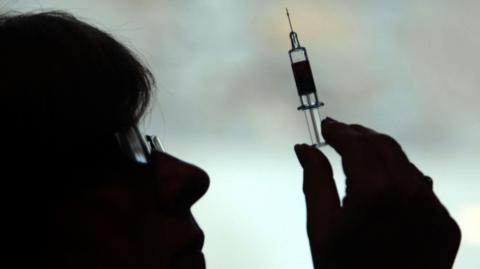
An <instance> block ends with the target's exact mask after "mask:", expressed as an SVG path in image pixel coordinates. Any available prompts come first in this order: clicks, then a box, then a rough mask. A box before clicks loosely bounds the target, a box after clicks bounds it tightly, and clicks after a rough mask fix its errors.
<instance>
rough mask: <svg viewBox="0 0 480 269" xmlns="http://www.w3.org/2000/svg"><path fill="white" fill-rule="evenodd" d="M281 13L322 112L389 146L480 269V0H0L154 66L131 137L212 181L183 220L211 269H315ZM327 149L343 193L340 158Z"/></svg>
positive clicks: (302, 133) (462, 261) (300, 128)
mask: <svg viewBox="0 0 480 269" xmlns="http://www.w3.org/2000/svg"><path fill="white" fill-rule="evenodd" d="M285 7H288V8H289V9H290V11H291V16H292V20H293V26H294V28H295V30H296V31H297V33H298V35H299V37H300V41H301V42H302V44H303V45H304V46H306V47H307V49H308V52H309V56H310V61H311V65H312V69H313V73H314V76H315V80H316V84H317V88H318V92H319V96H320V98H321V99H322V100H323V101H324V102H325V103H326V107H325V109H324V110H323V113H324V115H329V116H331V117H333V118H336V119H338V120H342V121H346V122H349V123H352V122H356V123H361V124H364V125H367V126H369V127H372V128H374V129H376V130H378V131H381V132H385V133H388V134H390V135H392V136H393V137H394V138H396V139H397V140H398V141H399V142H400V143H401V144H402V146H403V148H404V149H405V151H406V152H407V154H408V155H409V157H410V158H411V160H412V161H413V162H414V163H415V164H417V165H418V167H419V168H420V169H421V170H422V171H423V172H424V173H425V174H428V175H430V176H431V177H432V178H433V179H434V182H435V183H434V188H435V191H436V192H437V194H438V195H439V197H440V199H441V200H442V201H443V202H444V204H445V205H446V206H447V208H448V209H449V210H450V212H451V214H452V215H453V216H454V218H455V219H456V220H457V221H458V222H459V224H460V226H461V229H462V233H463V239H462V244H461V248H460V251H459V254H458V256H457V260H456V264H455V268H459V269H467V268H471V269H473V268H475V269H476V268H480V259H479V258H478V254H479V253H480V196H479V195H478V194H479V188H480V183H479V180H478V179H479V178H480V167H479V163H480V162H479V161H480V142H479V139H478V138H479V137H480V119H479V116H480V107H479V100H480V76H479V74H480V72H479V70H480V54H479V53H478V49H479V48H480V16H479V14H480V2H479V1H473V0H472V1H470V0H463V1H446V0H425V1H413V0H402V1H400V0H398V1H397V0H391V1H373V0H372V1H369V0H364V1H355V0H350V1H334V0H316V1H313V0H295V1H281V0H280V1H273V0H263V1H254V0H244V1H231V0H208V1H193V0H191V1H187V0H176V1H167V0H159V1H153V0H135V1H133V0H131V1H127V0H115V1H114V0H65V1H59V0H58V1H53V0H51V1H48V0H45V1H42V0H35V1H34V0H15V1H14V0H0V8H1V9H2V10H3V11H7V10H17V11H32V10H42V9H45V10H50V9H60V10H65V11H68V12H71V13H73V14H74V15H76V16H77V17H79V18H80V19H83V20H85V21H87V22H89V23H92V24H94V25H96V26H98V27H100V28H101V29H103V30H105V31H107V32H109V33H111V34H113V35H114V36H115V37H116V38H117V39H119V40H120V41H122V42H123V43H124V44H126V45H127V46H128V47H130V48H131V49H133V50H134V51H135V52H136V53H137V54H138V55H139V56H140V57H141V59H142V60H143V61H145V62H146V63H147V65H148V66H149V67H150V68H151V70H152V71H153V73H154V75H155V77H156V79H157V81H158V92H157V94H156V97H155V104H154V106H153V108H152V111H151V114H150V115H149V116H148V117H147V118H146V120H145V122H144V124H143V126H142V129H144V130H145V131H147V132H150V133H156V134H158V135H159V136H160V138H161V139H162V140H163V142H164V144H165V146H166V148H167V150H168V151H169V152H170V153H172V154H173V155H176V156H177V157H180V158H182V159H185V160H187V161H190V162H192V163H194V164H197V165H198V166H200V167H202V168H204V169H205V170H206V171H207V172H208V173H209V175H210V177H211V188H210V190H209V192H208V193H207V195H206V196H205V197H204V199H202V200H201V201H200V202H199V203H198V204H197V205H196V206H195V207H194V213H195V215H196V217H197V219H198V220H199V222H200V225H201V226H202V227H203V229H204V231H205V233H206V244H205V254H206V258H207V266H208V267H209V268H213V269H219V268H231V269H235V268H258V269H263V268H277V269H281V268H285V269H286V268H289V269H290V268H312V263H311V260H310V254H309V248H308V241H307V237H306V232H305V209H304V201H303V195H302V189H301V183H302V181H301V176H302V171H301V169H300V166H299V165H298V163H297V160H296V157H295V155H294V151H293V146H294V144H295V143H301V142H308V134H307V130H306V124H305V122H304V121H305V119H304V117H303V115H302V114H300V113H299V112H297V111H296V107H297V106H298V97H297V95H296V89H295V84H294V80H293V76H292V71H291V68H290V64H289V60H288V55H287V52H288V50H289V49H290V41H289V38H288V34H289V26H288V21H287V18H286V15H285ZM324 152H325V153H326V154H327V155H328V157H329V158H330V160H331V162H332V165H333V167H334V170H335V176H336V181H337V186H338V187H339V189H340V191H341V192H342V191H343V189H344V182H343V181H344V175H343V173H342V170H341V167H340V159H339V157H338V156H337V155H336V154H335V153H334V152H333V150H331V149H329V148H326V149H324Z"/></svg>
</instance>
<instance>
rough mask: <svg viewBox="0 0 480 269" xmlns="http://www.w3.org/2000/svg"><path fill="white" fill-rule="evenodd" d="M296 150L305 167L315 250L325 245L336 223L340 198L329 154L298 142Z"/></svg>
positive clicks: (310, 228)
mask: <svg viewBox="0 0 480 269" xmlns="http://www.w3.org/2000/svg"><path fill="white" fill-rule="evenodd" d="M295 152H296V154H297V157H298V160H299V161H300V164H301V165H302V166H303V171H304V181H303V192H304V194H305V201H306V205H307V231H308V235H309V238H310V244H311V246H312V250H313V249H316V250H318V248H320V247H321V246H324V245H325V244H326V241H327V237H328V235H329V234H331V232H330V231H331V230H332V229H333V228H334V226H335V220H336V218H337V216H338V214H339V210H340V199H339V197H338V191H337V187H336V185H335V181H334V179H333V171H332V167H331V166H330V162H329V161H328V159H327V157H326V156H325V155H324V154H323V153H322V152H320V151H319V150H318V149H316V148H315V147H312V146H308V145H296V146H295Z"/></svg>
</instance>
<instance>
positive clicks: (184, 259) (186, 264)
mask: <svg viewBox="0 0 480 269" xmlns="http://www.w3.org/2000/svg"><path fill="white" fill-rule="evenodd" d="M204 241H205V236H204V235H203V232H202V231H201V230H197V231H195V233H194V234H193V236H191V237H190V239H189V240H187V241H186V243H185V244H184V245H183V247H181V248H180V249H179V250H178V251H177V252H176V254H175V255H174V256H173V257H172V262H171V268H173V269H204V268H205V258H204V256H203V253H202V248H203V244H204Z"/></svg>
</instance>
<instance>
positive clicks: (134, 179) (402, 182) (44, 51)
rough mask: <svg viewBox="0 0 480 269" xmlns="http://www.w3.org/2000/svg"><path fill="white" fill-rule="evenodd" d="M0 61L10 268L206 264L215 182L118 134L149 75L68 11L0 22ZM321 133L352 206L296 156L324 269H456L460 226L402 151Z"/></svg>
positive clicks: (333, 125) (353, 133)
mask: <svg viewBox="0 0 480 269" xmlns="http://www.w3.org/2000/svg"><path fill="white" fill-rule="evenodd" d="M0 61H1V64H0V83H1V84H0V92H1V98H0V100H1V105H0V109H1V112H2V113H1V114H0V115H1V120H2V124H3V128H2V137H1V141H2V142H3V147H2V153H3V154H2V155H3V156H2V157H3V158H2V162H1V163H2V173H3V174H2V183H3V185H2V189H3V193H4V195H3V196H2V197H3V198H4V200H6V202H5V203H4V204H3V208H4V209H5V210H3V211H2V212H3V213H4V214H3V219H2V221H3V224H4V225H6V228H4V229H3V231H4V232H3V233H4V237H3V238H4V239H3V242H4V246H6V247H7V249H8V253H9V254H11V255H10V256H9V257H8V259H9V260H11V261H13V262H14V263H11V264H10V265H9V267H10V268H12V267H17V268H30V267H35V268H39V267H40V268H45V267H48V268H203V267H205V262H204V258H203V254H202V253H201V248H202V245H203V234H202V232H201V230H200V228H199V227H198V226H197V224H196V222H195V220H194V219H193V216H192V214H191V212H190V207H191V206H192V205H193V204H194V203H195V202H196V201H197V200H198V199H199V198H200V197H201V196H202V195H203V194H204V193H205V192H206V190H207V188H208V184H209V179H208V176H207V174H206V173H205V172H204V171H202V170H201V169H199V168H197V167H195V166H193V165H190V164H188V163H185V162H183V161H181V160H178V159H176V158H174V157H172V156H170V155H168V154H165V153H159V152H153V153H152V156H150V157H151V162H150V163H149V164H147V165H142V164H139V163H135V162H132V161H131V160H130V159H129V158H127V157H126V156H125V155H124V154H123V152H122V151H121V150H120V149H119V146H118V144H117V141H116V139H115V137H114V136H115V134H116V133H117V132H118V131H120V130H123V129H125V128H129V127H132V126H136V125H137V124H138V122H139V121H140V119H141V118H142V116H143V115H144V112H145V111H146V108H147V107H148V103H149V99H150V95H151V93H152V90H151V89H152V87H153V84H154V80H153V77H152V75H151V74H150V72H149V71H148V69H147V68H146V67H145V66H144V65H142V64H141V63H140V61H138V60H137V59H136V58H135V56H134V55H133V54H132V53H131V52H130V51H129V50H128V49H127V48H125V47H124V46H123V45H121V44H120V43H118V42H117V41H115V40H114V39H113V38H112V37H111V36H109V35H108V34H106V33H105V32H102V31H100V30H98V29H97V28H95V27H93V26H90V25H88V24H86V23H84V22H81V21H79V20H77V19H76V18H74V17H73V16H71V15H69V14H66V13H61V12H49V13H38V14H20V15H4V16H2V17H0ZM323 127H324V136H325V139H326V141H327V142H328V143H329V144H330V145H331V146H332V147H334V148H335V149H336V150H337V151H338V152H339V153H340V154H341V155H342V158H343V165H344V169H345V174H346V175H347V196H346V198H345V199H344V203H343V206H342V207H341V208H340V203H339V197H338V194H337V191H336V189H335V185H334V183H333V178H332V172H331V168H330V165H329V163H328V161H327V159H326V158H325V156H324V155H322V153H321V152H320V151H318V150H316V149H313V148H311V147H309V146H306V145H300V146H296V148H295V149H296V151H297V155H298V157H299V160H300V162H301V164H302V166H303V167H304V171H305V179H304V192H305V195H306V201H307V213H308V219H307V222H308V234H309V238H310V243H311V248H312V255H313V258H314V264H315V267H316V268H317V269H319V268H449V267H451V265H452V263H453V261H454V258H455V254H456V251H457V249H458V244H459V240H460V233H459V229H458V226H457V225H456V224H455V222H454V221H453V220H452V219H451V218H450V217H449V215H448V213H447V211H446V210H445V208H444V207H443V206H442V205H441V204H440V202H439V201H438V200H437V199H436V197H435V195H434V194H433V192H432V189H431V184H430V181H429V180H426V177H425V176H423V175H422V174H421V172H420V171H418V170H417V169H416V168H415V167H414V166H413V165H412V164H411V163H410V162H409V161H408V159H407V158H406V156H405V155H404V154H403V152H402V151H401V149H400V146H399V145H398V144H397V143H396V142H395V141H394V140H393V139H391V138H389V137H387V136H385V135H381V134H377V133H375V132H374V131H371V130H368V129H366V128H364V127H361V126H359V125H345V124H342V123H338V122H334V121H332V120H326V121H324V122H323ZM239 232H241V231H239ZM6 264H8V263H6Z"/></svg>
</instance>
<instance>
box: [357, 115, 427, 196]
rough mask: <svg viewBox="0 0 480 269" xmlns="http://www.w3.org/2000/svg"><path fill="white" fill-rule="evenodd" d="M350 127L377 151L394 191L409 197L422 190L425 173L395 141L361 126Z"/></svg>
mask: <svg viewBox="0 0 480 269" xmlns="http://www.w3.org/2000/svg"><path fill="white" fill-rule="evenodd" d="M350 126H351V127H352V128H354V129H355V130H357V131H358V132H360V133H362V134H363V135H364V136H365V139H366V140H368V143H369V144H370V146H371V147H372V149H373V150H375V151H376V154H377V155H378V156H379V160H380V161H381V162H382V164H383V165H384V167H385V169H386V172H387V174H388V178H389V183H390V184H392V186H393V189H395V190H397V191H399V192H402V194H403V195H404V196H405V195H406V197H408V196H410V195H411V194H413V193H415V192H416V191H417V190H418V188H420V184H424V183H425V182H424V178H425V176H424V175H423V173H422V172H420V170H418V169H417V168H416V167H415V165H413V164H412V163H411V162H410V161H409V160H408V157H407V155H406V154H405V153H404V151H403V150H402V147H401V146H400V144H398V142H397V141H396V140H395V139H393V138H392V137H390V136H388V135H386V134H382V133H378V132H376V131H374V130H372V129H369V128H367V127H365V126H362V125H359V124H352V125H350Z"/></svg>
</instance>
